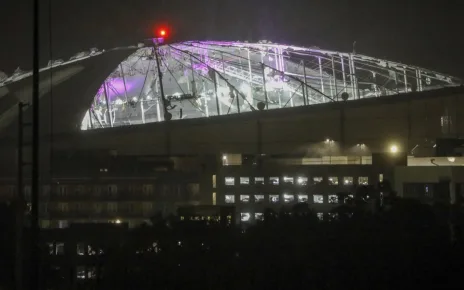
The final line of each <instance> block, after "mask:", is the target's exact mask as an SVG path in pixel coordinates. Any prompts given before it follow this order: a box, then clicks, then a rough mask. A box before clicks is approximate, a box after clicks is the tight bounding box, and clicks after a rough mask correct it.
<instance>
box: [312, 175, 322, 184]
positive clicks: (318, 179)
mask: <svg viewBox="0 0 464 290" xmlns="http://www.w3.org/2000/svg"><path fill="white" fill-rule="evenodd" d="M322 180H323V178H322V177H320V176H316V177H313V183H314V184H319V183H321V182H322Z"/></svg>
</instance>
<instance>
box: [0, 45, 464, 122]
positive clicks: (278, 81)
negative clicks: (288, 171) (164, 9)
mask: <svg viewBox="0 0 464 290" xmlns="http://www.w3.org/2000/svg"><path fill="white" fill-rule="evenodd" d="M158 52H159V56H160V70H161V72H162V76H163V77H162V82H161V83H162V86H163V89H164V93H165V96H166V103H165V104H164V105H165V106H166V109H167V112H169V113H171V115H172V119H173V120H176V119H185V118H201V117H210V116H216V115H227V114H234V113H243V112H248V111H254V110H271V109H278V108H284V107H295V106H306V105H313V104H319V103H325V102H335V101H340V100H342V94H343V97H348V100H355V99H361V98H370V97H382V96H388V95H397V94H401V93H405V92H412V91H425V90H432V89H437V88H442V87H449V86H459V85H461V83H462V82H461V80H459V79H457V78H454V77H452V76H449V75H445V74H442V73H438V72H435V71H431V70H428V69H424V68H420V67H417V66H411V65H406V64H402V63H398V62H393V61H388V60H383V59H377V58H373V57H369V56H365V55H360V54H355V53H342V52H336V51H329V50H322V49H319V48H305V47H298V46H290V45H282V44H274V43H269V42H260V43H246V42H218V41H188V42H182V43H175V44H171V45H162V46H159V50H158ZM101 53H104V51H97V50H96V49H92V50H91V51H90V52H88V53H81V54H79V55H76V56H74V57H73V58H72V59H71V60H70V62H75V61H79V60H80V59H84V58H88V57H92V56H95V55H99V54H101ZM154 53H155V51H154V48H153V47H142V46H139V49H138V50H137V51H136V52H135V53H133V54H132V55H130V56H129V57H128V58H127V59H126V60H124V61H123V62H122V63H121V64H120V65H118V66H117V67H116V68H115V70H114V71H113V73H112V74H111V75H110V76H109V77H108V78H107V79H106V80H105V82H104V83H103V84H102V86H101V88H100V89H99V90H98V92H97V93H96V96H95V98H94V101H93V102H92V104H91V105H90V108H89V110H88V112H87V114H86V115H85V117H84V119H83V121H82V125H81V128H82V129H83V130H87V129H96V128H106V127H115V126H125V125H135V124H144V123H150V122H159V121H162V120H164V118H163V114H164V107H163V101H162V99H161V94H160V80H159V76H158V71H157V70H158V67H157V65H156V58H155V54H154ZM67 63H68V62H63V61H55V62H50V64H49V67H51V66H58V65H65V64H67ZM45 69H46V68H45ZM26 76H27V73H22V72H17V73H16V74H15V75H13V76H12V77H10V78H8V79H4V82H5V83H8V82H11V81H12V80H14V79H20V78H22V77H26ZM0 86H2V81H1V80H0ZM344 93H346V94H344Z"/></svg>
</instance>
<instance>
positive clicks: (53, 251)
mask: <svg viewBox="0 0 464 290" xmlns="http://www.w3.org/2000/svg"><path fill="white" fill-rule="evenodd" d="M48 249H49V254H50V255H63V254H64V244H63V243H48Z"/></svg>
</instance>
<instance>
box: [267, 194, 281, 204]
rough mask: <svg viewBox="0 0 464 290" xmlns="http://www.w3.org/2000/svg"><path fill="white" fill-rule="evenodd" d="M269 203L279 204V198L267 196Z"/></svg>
mask: <svg viewBox="0 0 464 290" xmlns="http://www.w3.org/2000/svg"><path fill="white" fill-rule="evenodd" d="M269 202H270V203H279V196H278V195H269Z"/></svg>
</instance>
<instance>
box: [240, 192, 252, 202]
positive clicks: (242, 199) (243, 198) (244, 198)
mask: <svg viewBox="0 0 464 290" xmlns="http://www.w3.org/2000/svg"><path fill="white" fill-rule="evenodd" d="M240 202H241V203H249V202H250V196H249V195H246V194H242V195H240Z"/></svg>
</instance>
